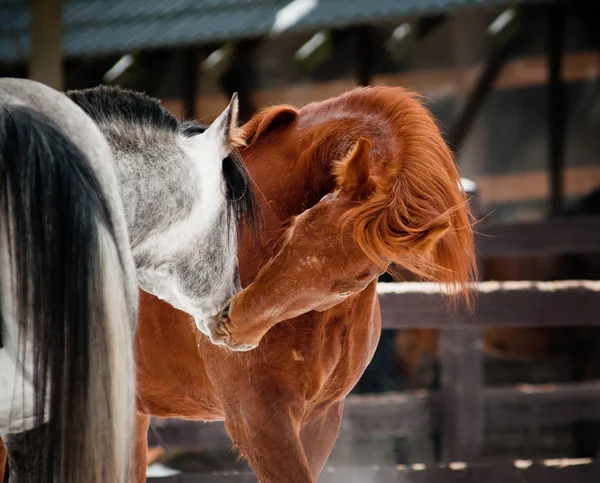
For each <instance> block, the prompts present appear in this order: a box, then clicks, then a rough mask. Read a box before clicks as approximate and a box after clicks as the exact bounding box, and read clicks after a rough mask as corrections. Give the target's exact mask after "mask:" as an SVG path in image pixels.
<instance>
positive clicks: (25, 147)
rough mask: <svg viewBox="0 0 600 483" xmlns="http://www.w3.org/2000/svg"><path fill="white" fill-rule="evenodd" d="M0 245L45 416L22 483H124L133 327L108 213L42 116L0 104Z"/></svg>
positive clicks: (89, 177) (22, 346) (71, 151)
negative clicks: (36, 457) (42, 435)
mask: <svg viewBox="0 0 600 483" xmlns="http://www.w3.org/2000/svg"><path fill="white" fill-rule="evenodd" d="M3 234H4V236H3ZM3 244H4V247H3V246H2V245H3ZM2 249H4V250H5V253H8V260H9V262H10V267H8V268H9V269H10V271H9V273H10V286H9V287H6V286H4V287H0V288H2V289H3V290H2V292H3V293H2V294H1V296H2V298H4V297H8V299H5V300H4V302H5V304H4V306H5V307H6V306H9V307H11V309H12V313H13V315H14V320H16V321H17V322H16V323H17V324H18V327H17V328H16V331H17V333H18V334H19V339H18V340H19V360H20V361H21V362H22V363H23V365H24V367H31V368H32V369H31V371H32V373H31V374H30V375H29V377H31V379H32V381H33V384H34V388H35V401H34V413H35V417H36V418H37V420H36V423H35V425H36V426H37V425H40V424H42V423H43V422H44V421H45V420H46V421H48V431H47V434H48V440H47V441H46V443H45V446H44V451H45V452H46V455H45V456H46V457H45V458H41V459H40V462H39V463H37V466H38V468H36V469H35V470H34V471H35V473H36V475H35V477H34V479H33V480H31V481H36V482H43V483H58V482H60V483H109V482H110V483H113V482H114V483H125V482H126V481H127V479H128V472H129V460H130V458H129V456H130V454H131V452H130V451H131V450H130V448H131V445H130V442H131V438H132V434H133V421H134V419H133V415H134V410H135V400H134V391H135V379H134V369H133V349H132V338H133V337H132V334H131V329H130V327H131V326H132V325H133V324H132V321H130V320H129V318H130V315H129V313H128V310H127V300H126V295H125V293H126V292H125V289H124V283H125V278H124V275H123V274H124V272H123V261H122V260H120V259H119V255H118V251H117V246H116V240H115V236H114V231H113V226H112V221H111V213H110V212H109V209H108V207H107V203H106V200H105V198H104V196H103V194H102V190H101V187H100V184H99V182H98V180H97V178H96V176H95V174H94V172H93V170H92V168H91V167H90V164H89V162H88V160H87V159H86V157H85V155H84V154H83V153H82V152H81V150H80V149H78V148H77V146H76V145H75V144H74V143H73V142H71V141H70V140H69V139H68V138H67V137H66V136H65V135H64V134H62V133H61V131H60V130H59V129H58V128H57V127H56V125H55V124H54V123H52V122H51V121H50V120H49V119H48V118H46V117H44V116H42V115H40V114H39V113H37V112H35V111H33V110H31V109H28V108H25V107H20V106H11V105H8V106H7V105H4V106H0V250H2ZM2 269H3V270H5V269H6V268H5V267H2ZM6 302H8V303H6ZM0 317H2V314H1V313H0ZM5 318H6V314H5ZM10 320H13V317H8V318H6V320H4V323H5V324H8V323H9V322H10ZM2 322H3V321H2V320H0V325H1V323H2ZM44 410H45V415H46V416H45V417H44Z"/></svg>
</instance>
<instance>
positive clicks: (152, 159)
mask: <svg viewBox="0 0 600 483" xmlns="http://www.w3.org/2000/svg"><path fill="white" fill-rule="evenodd" d="M101 129H102V132H103V134H104V135H105V136H106V138H107V140H108V142H109V145H110V146H111V149H112V151H113V157H114V162H115V170H116V173H117V177H118V181H119V190H120V193H121V198H122V202H123V207H124V210H125V217H126V220H127V225H128V228H129V233H130V238H131V242H132V246H133V248H134V250H135V248H136V246H137V245H139V244H140V243H143V242H144V241H145V240H147V238H148V237H149V236H150V235H151V234H152V233H153V232H157V231H158V232H160V231H162V230H163V229H165V228H166V227H167V226H169V225H171V224H172V223H173V222H176V221H178V219H179V218H180V217H182V216H183V215H184V214H186V213H191V212H192V210H193V209H194V207H195V205H196V202H197V201H198V197H197V196H196V195H197V192H198V191H199V189H198V187H197V183H196V181H197V180H196V179H195V178H194V176H192V173H193V169H192V167H191V163H190V161H189V160H188V159H187V158H186V157H185V156H183V155H182V153H180V152H179V147H178V146H176V145H175V144H174V141H173V136H172V134H171V133H162V132H157V133H156V137H155V138H154V139H151V136H141V135H140V134H139V133H136V132H135V130H134V129H132V130H131V132H128V131H125V130H124V129H123V128H122V126H116V127H115V126H110V125H104V126H101ZM146 137H147V138H148V139H146Z"/></svg>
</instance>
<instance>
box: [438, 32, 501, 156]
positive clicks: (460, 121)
mask: <svg viewBox="0 0 600 483" xmlns="http://www.w3.org/2000/svg"><path fill="white" fill-rule="evenodd" d="M512 45H513V42H509V43H507V44H503V45H501V46H499V47H497V48H496V49H495V50H494V52H492V55H491V56H490V58H489V59H488V62H487V63H486V65H485V68H484V69H483V71H482V72H481V75H480V76H479V78H478V79H477V81H476V82H475V85H474V87H473V90H472V91H471V92H470V93H469V96H468V98H467V101H466V103H465V105H464V107H463V108H462V110H461V112H460V114H459V115H458V116H457V118H456V120H455V121H454V125H453V126H452V128H451V130H450V136H449V140H448V142H449V145H450V147H451V148H452V149H453V150H454V151H455V152H458V151H460V149H461V148H462V145H463V143H464V141H465V139H466V137H467V135H468V134H469V131H470V129H471V126H472V125H473V122H474V121H475V118H476V116H477V114H478V113H479V111H480V110H481V107H482V106H483V104H484V103H485V101H486V99H487V98H488V96H489V94H490V92H492V89H493V87H494V83H495V82H496V79H497V78H498V75H499V74H500V71H501V70H502V68H503V67H504V64H505V62H506V58H507V57H508V52H509V49H510V48H511V46H512Z"/></svg>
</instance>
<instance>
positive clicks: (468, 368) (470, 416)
mask: <svg viewBox="0 0 600 483" xmlns="http://www.w3.org/2000/svg"><path fill="white" fill-rule="evenodd" d="M463 185H464V188H465V191H466V192H467V193H468V195H469V196H470V204H471V207H472V210H473V212H474V213H475V214H476V215H477V214H478V213H479V204H478V196H477V188H476V187H475V185H474V184H473V186H467V183H466V182H465V183H463ZM439 342H440V345H439V347H440V392H441V401H442V458H443V460H444V461H473V460H475V459H477V457H478V456H479V454H480V452H481V446H482V444H483V427H484V415H483V399H482V390H483V357H482V350H481V349H482V331H481V329H480V328H479V327H469V328H462V329H460V328H456V329H454V328H448V329H442V330H440V341H439Z"/></svg>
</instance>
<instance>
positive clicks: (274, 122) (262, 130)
mask: <svg viewBox="0 0 600 483" xmlns="http://www.w3.org/2000/svg"><path fill="white" fill-rule="evenodd" d="M296 119H298V111H297V110H296V109H295V108H294V107H292V106H287V105H282V106H273V107H267V108H266V109H264V110H262V111H261V112H259V113H258V114H256V115H255V116H253V117H252V119H250V120H249V121H248V122H247V123H246V124H245V125H244V126H243V128H242V130H243V138H244V141H245V142H246V145H248V146H249V145H250V144H252V143H253V142H255V141H256V140H258V138H260V137H261V136H264V135H265V134H267V133H268V132H270V131H272V130H274V129H276V128H278V127H283V126H288V125H290V124H292V123H294V122H295V121H296Z"/></svg>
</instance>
